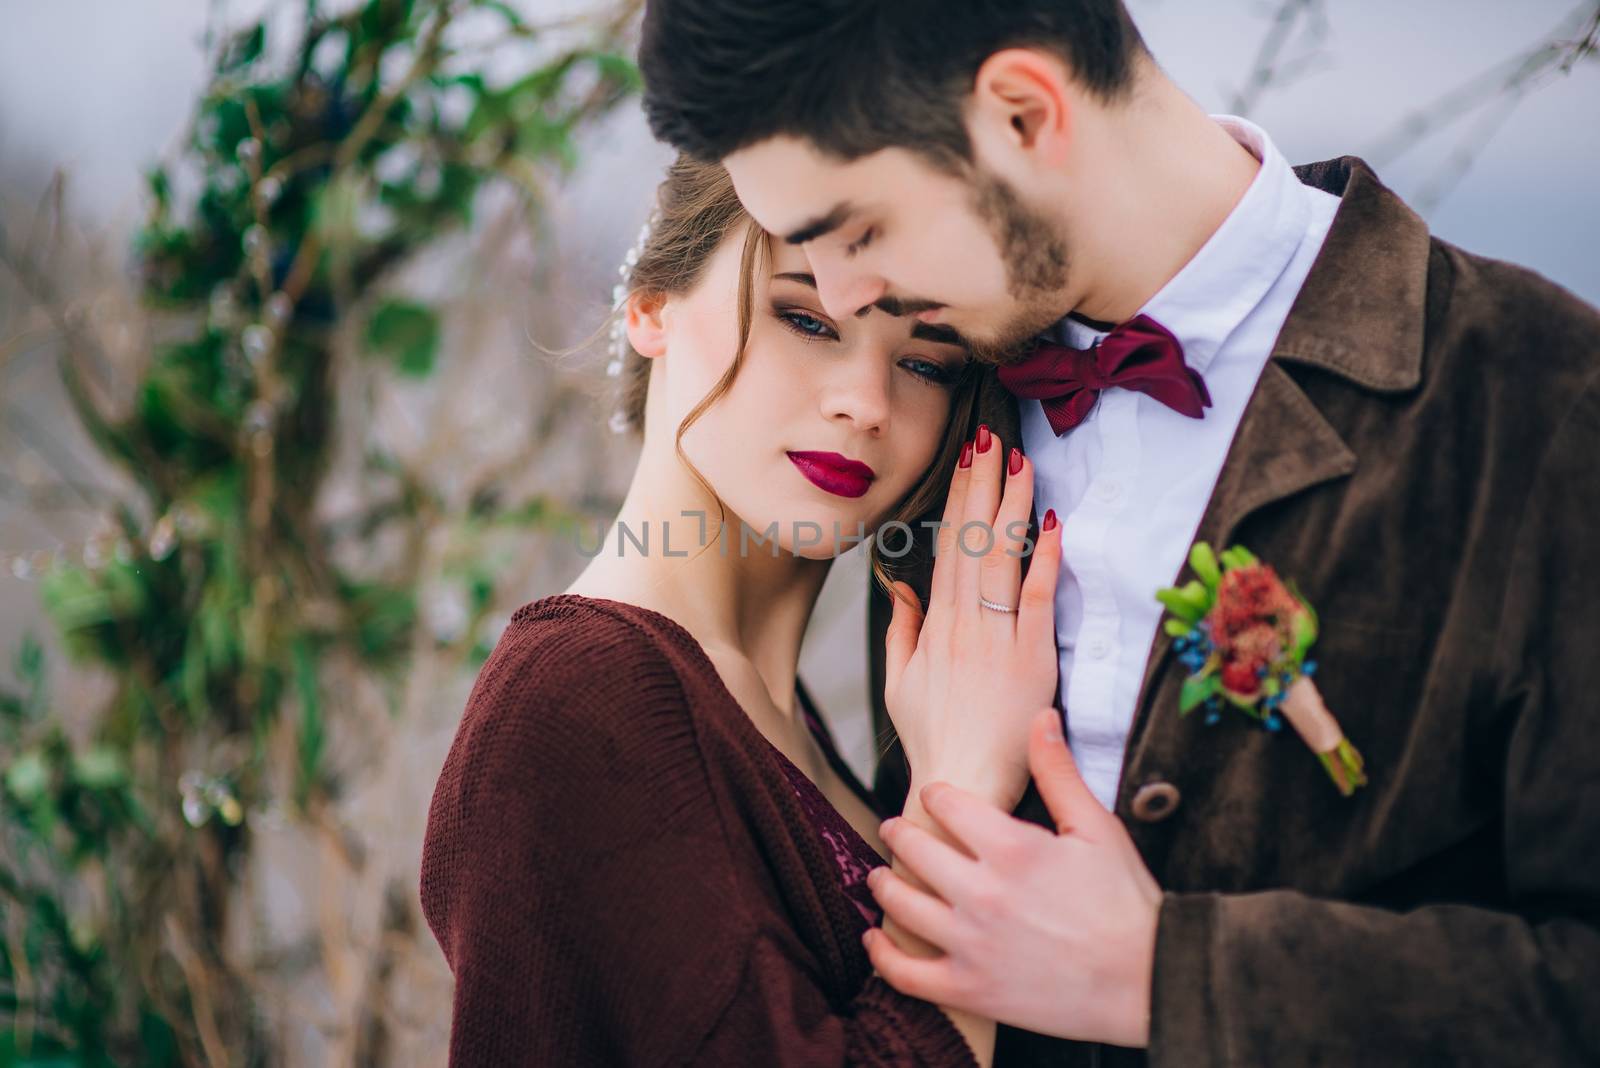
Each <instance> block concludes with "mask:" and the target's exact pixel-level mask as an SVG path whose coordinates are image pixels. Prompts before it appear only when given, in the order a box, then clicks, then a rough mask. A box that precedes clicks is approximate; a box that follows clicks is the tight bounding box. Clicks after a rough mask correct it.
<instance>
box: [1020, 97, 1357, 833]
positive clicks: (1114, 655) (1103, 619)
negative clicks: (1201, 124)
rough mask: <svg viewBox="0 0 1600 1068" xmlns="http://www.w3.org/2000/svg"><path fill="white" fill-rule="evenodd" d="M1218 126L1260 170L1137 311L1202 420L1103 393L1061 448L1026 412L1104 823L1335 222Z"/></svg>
mask: <svg viewBox="0 0 1600 1068" xmlns="http://www.w3.org/2000/svg"><path fill="white" fill-rule="evenodd" d="M1216 121H1217V122H1218V123H1219V124H1220V125H1221V126H1222V127H1223V128H1224V129H1226V130H1227V131H1228V132H1229V133H1230V134H1232V135H1233V137H1234V139H1235V140H1237V141H1238V142H1239V143H1240V144H1242V145H1244V146H1245V147H1246V148H1248V149H1249V150H1250V152H1251V153H1252V154H1254V155H1255V156H1256V157H1257V158H1258V159H1259V160H1260V161H1261V167H1260V170H1259V171H1258V172H1257V174H1256V177H1255V179H1254V180H1253V181H1252V182H1251V184H1250V188H1249V189H1248V190H1247V191H1246V193H1245V195H1244V197H1243V199H1241V200H1240V201H1239V203H1238V204H1237V205H1236V206H1235V207H1234V209H1233V211H1232V213H1230V214H1229V215H1228V217H1227V219H1226V220H1225V221H1224V222H1223V224H1222V226H1221V227H1220V228H1219V229H1218V230H1217V232H1216V233H1215V234H1213V235H1212V237H1211V239H1210V240H1209V241H1207V242H1206V244H1205V246H1204V247H1203V248H1201V249H1200V251H1199V252H1198V253H1196V254H1195V257H1194V258H1193V259H1192V260H1190V261H1189V262H1188V264H1186V265H1185V266H1184V268H1183V269H1182V270H1181V271H1179V272H1178V273H1177V275H1175V276H1174V277H1173V278H1172V280H1171V281H1169V282H1168V283H1167V284H1166V285H1165V286H1164V287H1163V288H1162V289H1161V291H1160V292H1158V293H1157V294H1156V295H1155V296H1154V297H1152V298H1151V299H1150V302H1149V303H1148V304H1146V305H1145V306H1144V307H1143V308H1142V309H1140V311H1141V312H1142V313H1143V314H1145V315H1149V316H1150V317H1151V318H1153V319H1155V320H1156V321H1157V322H1158V323H1160V324H1161V325H1162V326H1164V327H1166V328H1167V329H1168V330H1170V331H1171V332H1172V333H1173V334H1175V335H1176V336H1177V338H1178V340H1179V341H1180V342H1181V343H1182V345H1183V351H1184V359H1185V360H1186V361H1187V362H1188V364H1189V366H1191V367H1193V368H1194V369H1195V370H1197V371H1199V372H1200V373H1201V375H1203V376H1204V377H1205V380H1206V388H1207V390H1208V391H1209V392H1210V394H1211V402H1212V406H1211V407H1210V408H1207V409H1206V412H1205V417H1204V418H1203V419H1190V418H1188V417H1187V416H1184V415H1180V414H1178V413H1177V412H1175V411H1173V410H1172V409H1171V408H1168V407H1166V406H1165V405H1163V404H1162V403H1161V402H1160V401H1157V400H1154V399H1153V398H1150V397H1147V396H1145V395H1143V394H1141V393H1136V392H1132V391H1129V390H1124V389H1109V390H1106V391H1105V392H1104V393H1102V394H1101V395H1100V399H1099V402H1098V403H1097V404H1096V405H1095V408H1094V410H1093V411H1092V412H1090V414H1089V417H1088V418H1087V419H1085V420H1084V421H1083V422H1082V423H1080V424H1079V425H1078V426H1077V427H1075V428H1073V429H1072V430H1070V431H1068V432H1067V433H1066V434H1064V435H1062V436H1061V437H1060V438H1057V437H1056V435H1055V433H1054V432H1053V431H1052V430H1051V429H1050V424H1049V422H1048V420H1047V419H1046V418H1045V415H1044V409H1043V408H1042V407H1041V406H1040V403H1039V402H1038V401H1028V400H1025V401H1022V402H1021V409H1022V440H1023V446H1024V448H1025V449H1026V451H1027V454H1028V458H1029V459H1030V460H1032V461H1033V463H1034V467H1035V487H1036V488H1035V498H1036V501H1037V505H1038V509H1039V514H1041V515H1042V514H1043V513H1044V510H1045V509H1046V508H1054V509H1055V511H1056V515H1057V516H1058V517H1060V519H1061V520H1062V524H1063V530H1062V548H1063V556H1062V563H1063V566H1062V569H1061V579H1060V582H1059V584H1058V585H1057V587H1056V633H1057V638H1058V646H1059V648H1058V652H1059V655H1060V660H1061V678H1060V685H1061V687H1062V691H1061V696H1062V699H1063V707H1064V708H1065V709H1066V719H1067V733H1068V741H1069V744H1070V745H1071V747H1072V754H1073V756H1074V757H1075V758H1077V762H1078V767H1079V768H1080V769H1081V771H1082V773H1083V777H1084V780H1085V781H1086V782H1087V783H1088V785H1089V789H1090V790H1091V791H1093V793H1094V795H1095V797H1097V798H1099V800H1100V803H1101V804H1103V805H1105V806H1106V807H1107V808H1112V807H1114V804H1115V801H1116V796H1117V785H1118V780H1119V779H1120V777H1121V774H1122V754H1123V749H1124V747H1125V745H1126V744H1127V738H1128V730H1129V728H1130V727H1131V726H1132V723H1133V715H1134V711H1135V708H1136V706H1137V703H1138V699H1139V690H1140V686H1141V685H1142V683H1143V681H1144V671H1145V661H1146V658H1147V656H1148V654H1149V651H1150V644H1151V642H1152V641H1153V640H1154V638H1155V634H1156V628H1157V627H1158V626H1159V625H1160V622H1161V615H1162V611H1163V609H1162V607H1161V605H1160V604H1159V603H1158V602H1157V601H1156V599H1155V592H1156V590H1158V589H1160V588H1161V587H1163V586H1170V585H1172V583H1173V582H1174V580H1175V579H1176V578H1177V576H1178V573H1179V571H1180V570H1181V569H1182V567H1183V564H1184V561H1185V560H1186V559H1187V558H1188V554H1189V546H1190V545H1191V544H1192V543H1193V539H1194V536H1195V531H1196V529H1197V528H1198V527H1199V525H1200V519H1201V517H1202V516H1203V514H1204V513H1205V509H1206V505H1207V504H1208V503H1209V502H1210V500H1211V492H1212V489H1213V488H1214V487H1215V485H1216V482H1217V476H1218V475H1219V474H1220V473H1221V471H1222V464H1223V461H1224V459H1225V458H1226V457H1227V453H1228V446H1229V444H1230V443H1231V442H1232V441H1233V435H1234V432H1235V431H1236V430H1237V429H1238V427H1239V421H1240V419H1241V417H1242V416H1243V414H1244V409H1245V404H1246V402H1247V401H1249V399H1250V395H1251V393H1252V392H1254V390H1255V386H1256V381H1257V379H1258V378H1259V377H1260V375H1261V372H1262V370H1263V369H1264V368H1265V367H1266V364H1267V360H1268V358H1269V357H1270V356H1271V353H1272V347H1273V344H1274V342H1275V341H1276V340H1277V337H1278V332H1279V331H1280V330H1281V329H1282V328H1283V324H1284V321H1285V320H1286V319H1287V318H1288V315H1289V308H1290V305H1292V304H1293V303H1294V299H1295V297H1296V295H1298V294H1299V292H1300V287H1301V285H1302V284H1304V282H1305V279H1306V275H1307V274H1309V273H1310V271H1311V264H1312V262H1313V261H1314V260H1315V259H1316V256H1317V253H1318V251H1319V250H1320V249H1321V247H1322V242H1323V240H1324V238H1326V237H1327V234H1328V229H1329V227H1331V226H1332V224H1333V217H1334V214H1335V212H1336V211H1337V210H1338V207H1339V199H1338V198H1337V197H1335V196H1332V195H1330V194H1328V193H1325V192H1322V191H1321V190H1317V189H1313V188H1311V187H1309V186H1306V185H1303V184H1301V182H1300V181H1299V180H1298V179H1297V178H1296V177H1295V174H1294V171H1293V170H1291V169H1290V167H1289V165H1288V163H1287V162H1285V160H1284V159H1283V157H1282V156H1281V155H1280V154H1279V153H1278V150H1277V149H1276V148H1275V147H1274V146H1273V144H1272V141H1271V140H1270V139H1269V138H1268V137H1267V135H1266V134H1265V133H1264V132H1263V131H1262V130H1261V129H1260V128H1258V127H1256V126H1255V125H1253V124H1251V123H1249V122H1246V121H1244V120H1242V119H1237V118H1233V117H1231V116H1217V117H1216ZM1047 336H1048V337H1050V339H1051V340H1054V341H1057V342H1060V343H1063V344H1067V345H1071V346H1073V347H1075V348H1088V347H1089V346H1090V344H1091V343H1092V342H1093V341H1094V340H1095V338H1097V337H1102V336H1104V335H1103V334H1102V333H1100V332H1097V331H1095V330H1094V329H1092V328H1090V327H1088V326H1086V325H1084V324H1082V323H1079V322H1077V321H1076V320H1072V319H1063V320H1062V321H1061V322H1060V323H1058V324H1057V325H1056V326H1055V327H1054V328H1053V329H1052V330H1051V331H1050V333H1049V334H1048V335H1047ZM1219 548H1221V547H1220V546H1219ZM1172 711H1173V712H1174V713H1176V709H1174V710H1172Z"/></svg>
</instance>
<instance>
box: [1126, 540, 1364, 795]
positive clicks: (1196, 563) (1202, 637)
mask: <svg viewBox="0 0 1600 1068" xmlns="http://www.w3.org/2000/svg"><path fill="white" fill-rule="evenodd" d="M1189 566H1190V567H1191V568H1193V569H1194V573H1195V575H1196V576H1197V577H1196V579H1195V580H1194V581H1192V582H1190V583H1188V584H1187V585H1185V586H1180V587H1176V588H1174V589H1166V590H1160V591H1158V592H1157V593H1156V599H1157V600H1158V601H1160V602H1161V603H1162V604H1163V605H1164V606H1165V607H1166V609H1167V611H1168V612H1170V613H1171V617H1170V618H1169V619H1167V621H1166V623H1165V624H1164V626H1165V627H1166V631H1167V633H1168V634H1170V635H1171V636H1172V637H1173V638H1174V639H1176V640H1175V642H1174V645H1173V648H1174V650H1175V651H1176V652H1177V654H1178V659H1179V661H1180V662H1181V663H1182V664H1183V666H1184V667H1186V668H1188V669H1189V675H1188V677H1187V678H1186V679H1184V682H1183V695H1182V697H1181V698H1180V699H1179V703H1178V711H1179V713H1180V714H1182V715H1188V714H1189V713H1190V712H1192V711H1194V710H1195V709H1196V708H1201V707H1203V708H1205V710H1206V722H1207V723H1208V724H1210V723H1215V722H1216V721H1217V720H1218V719H1219V718H1221V715H1222V706H1223V705H1224V704H1228V705H1231V706H1233V707H1234V708H1236V709H1238V710H1239V711H1241V712H1243V713H1245V714H1246V715H1248V716H1250V717H1251V718H1252V719H1254V720H1256V721H1257V722H1258V723H1260V724H1261V725H1262V726H1263V727H1265V728H1266V729H1267V730H1270V731H1276V730H1280V729H1282V727H1283V721H1284V720H1285V719H1286V720H1288V721H1289V723H1290V725H1291V726H1293V727H1294V729H1295V732H1296V733H1297V734H1299V735H1300V737H1301V738H1302V739H1303V740H1304V741H1305V743H1306V745H1308V746H1310V747H1311V751H1312V752H1314V753H1316V754H1317V758H1318V759H1319V760H1321V761H1322V766H1323V767H1324V768H1325V769H1327V772H1328V777H1329V778H1331V779H1332V780H1333V784H1334V785H1335V786H1337V787H1338V788H1339V792H1340V793H1341V794H1344V795H1345V796H1346V797H1348V796H1350V794H1352V793H1354V792H1355V789H1356V787H1358V786H1364V785H1366V782H1367V777H1366V775H1365V774H1364V773H1363V771H1362V762H1361V754H1360V753H1358V752H1357V751H1356V748H1355V746H1353V745H1351V744H1350V741H1349V739H1347V738H1346V737H1345V736H1344V731H1342V730H1340V729H1339V721H1338V720H1336V719H1334V718H1333V713H1331V712H1329V711H1328V706H1327V705H1325V704H1324V703H1323V701H1322V694H1321V693H1319V692H1318V691H1317V684H1316V683H1314V682H1312V681H1311V676H1312V675H1314V674H1315V673H1316V670H1317V665H1316V663H1315V662H1314V661H1312V660H1309V659H1307V654H1308V653H1310V651H1311V646H1312V645H1313V644H1314V643H1315V642H1316V640H1317V613H1316V612H1315V611H1314V610H1313V609H1312V607H1311V605H1310V604H1309V603H1308V602H1307V601H1306V599H1305V598H1304V597H1302V596H1300V592H1299V591H1298V590H1296V589H1295V588H1294V587H1293V585H1292V584H1289V585H1285V584H1284V582H1283V581H1281V580H1280V579H1279V578H1278V574H1277V572H1275V571H1274V570H1273V569H1272V568H1271V566H1269V565H1267V564H1263V563H1262V562H1261V561H1260V560H1258V559H1256V557H1255V556H1254V555H1253V554H1252V553H1251V552H1250V550H1248V549H1246V548H1244V547H1243V546H1241V545H1236V546H1234V547H1233V548H1231V549H1229V550H1227V551H1226V552H1224V553H1223V554H1222V556H1221V558H1220V560H1219V559H1218V557H1217V554H1216V553H1214V552H1213V551H1212V549H1211V546H1209V545H1207V544H1206V543H1205V542H1203V541H1202V542H1197V543H1195V546H1194V548H1193V549H1191V550H1190V552H1189Z"/></svg>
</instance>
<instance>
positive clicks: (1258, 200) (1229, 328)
mask: <svg viewBox="0 0 1600 1068" xmlns="http://www.w3.org/2000/svg"><path fill="white" fill-rule="evenodd" d="M1212 118H1213V119H1214V120H1215V121H1216V123H1217V124H1218V125H1219V126H1221V127H1222V128H1223V129H1224V130H1226V131H1228V133H1229V134H1231V135H1232V136H1233V139H1234V140H1235V141H1237V142H1239V144H1241V145H1243V146H1244V147H1245V148H1246V149H1248V150H1249V151H1250V153H1251V155H1253V156H1255V157H1256V158H1257V159H1258V160H1260V161H1261V166H1260V168H1259V169H1258V170H1257V172H1256V176H1255V178H1254V179H1253V180H1252V181H1251V183H1250V186H1249V188H1248V189H1246V190H1245V194H1244V196H1243V197H1242V198H1240V200H1239V203H1238V204H1236V205H1234V208H1233V210H1232V211H1231V212H1229V213H1228V217H1227V218H1226V219H1224V220H1223V223H1222V225H1221V226H1220V227H1218V228H1217V231H1216V233H1214V234H1212V235H1211V238H1210V239H1209V240H1208V241H1207V242H1206V243H1205V244H1204V245H1203V246H1201V249H1200V251H1199V252H1197V253H1195V255H1194V257H1193V258H1192V259H1191V260H1190V261H1189V262H1188V263H1186V264H1185V265H1184V266H1183V268H1182V270H1180V271H1179V272H1178V273H1177V274H1175V275H1173V277H1172V278H1171V279H1170V280H1169V281H1168V282H1167V284H1166V285H1164V286H1162V287H1161V289H1160V290H1159V291H1158V292H1157V293H1156V295H1155V296H1153V297H1151V298H1150V300H1149V301H1148V302H1147V303H1146V304H1145V306H1144V307H1143V308H1141V309H1140V313H1141V314H1144V315H1148V316H1150V317H1151V318H1152V319H1154V320H1155V321H1156V322H1158V323H1160V324H1161V325H1162V326H1164V327H1166V328H1167V329H1168V330H1170V331H1172V333H1173V334H1174V335H1175V336H1176V337H1177V338H1178V340H1179V341H1180V342H1181V343H1182V344H1183V355H1184V361H1185V362H1186V363H1188V364H1189V366H1190V367H1193V368H1194V369H1195V370H1197V371H1200V372H1202V373H1203V372H1204V371H1205V370H1206V368H1207V367H1208V366H1209V365H1210V363H1211V361H1212V359H1213V358H1214V357H1215V356H1216V354H1217V351H1218V350H1219V349H1221V348H1222V346H1223V344H1224V343H1226V342H1227V340H1228V338H1229V336H1231V335H1232V334H1233V332H1234V330H1236V329H1237V328H1238V327H1239V324H1240V323H1242V322H1244V320H1245V318H1246V317H1247V316H1248V315H1249V314H1250V313H1251V312H1252V311H1254V310H1255V308H1256V306H1257V305H1258V304H1260V303H1261V301H1262V300H1263V299H1264V298H1265V297H1266V295H1267V293H1268V291H1270V290H1271V289H1272V286H1273V283H1275V282H1276V281H1277V280H1278V278H1279V276H1281V275H1282V274H1283V272H1284V270H1285V269H1286V268H1287V267H1288V266H1289V262H1290V261H1291V260H1292V259H1293V258H1294V254H1295V251H1296V250H1297V249H1298V248H1299V247H1300V242H1301V240H1302V239H1303V238H1304V237H1305V232H1306V228H1307V226H1309V225H1310V221H1311V204H1310V202H1309V200H1308V199H1307V192H1306V189H1305V187H1304V186H1302V185H1301V183H1300V180H1299V179H1298V178H1296V177H1295V173H1294V171H1293V170H1292V169H1291V168H1290V167H1289V164H1288V162H1287V161H1286V160H1285V159H1284V158H1283V156H1282V155H1281V154H1280V153H1279V152H1278V149H1277V147H1276V146H1275V145H1274V144H1273V143H1272V139H1271V138H1269V137H1268V136H1267V134H1266V132H1265V131H1264V130H1262V129H1261V128H1260V127H1259V126H1257V125H1255V124H1254V123H1252V122H1249V121H1247V120H1245V119H1241V118H1236V117H1234V116H1231V115H1215V116H1212ZM1054 333H1056V335H1057V338H1058V339H1059V340H1060V341H1062V342H1063V343H1065V344H1068V345H1072V346H1074V347H1076V348H1087V347H1088V346H1089V345H1090V344H1092V343H1093V342H1094V340H1095V339H1096V338H1100V337H1104V336H1105V332H1104V331H1101V330H1096V329H1094V328H1093V327H1090V326H1088V325H1086V324H1084V323H1081V322H1078V321H1077V320H1074V319H1063V320H1062V321H1061V322H1060V323H1059V324H1057V328H1056V330H1055V331H1054Z"/></svg>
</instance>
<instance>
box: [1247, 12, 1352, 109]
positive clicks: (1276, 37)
mask: <svg viewBox="0 0 1600 1068" xmlns="http://www.w3.org/2000/svg"><path fill="white" fill-rule="evenodd" d="M1302 27H1304V33H1305V35H1306V36H1307V37H1308V38H1309V39H1310V49H1309V51H1308V53H1307V54H1305V55H1302V56H1300V57H1298V58H1296V59H1294V60H1288V59H1286V58H1285V56H1284V52H1285V50H1286V49H1287V48H1288V45H1289V43H1290V42H1291V41H1292V40H1294V38H1295V35H1296V32H1297V31H1299V30H1301V29H1302ZM1327 34H1328V19H1327V12H1326V10H1325V9H1324V7H1323V0H1280V3H1279V5H1278V9H1277V11H1276V13H1275V14H1274V15H1273V16H1272V23H1271V25H1269V26H1268V27H1267V32H1266V36H1264V37H1263V38H1262V40H1261V47H1260V48H1259V49H1258V50H1257V51H1256V57H1255V60H1254V61H1253V62H1252V63H1251V64H1250V72H1249V73H1248V74H1247V75H1246V76H1245V79H1244V82H1243V84H1241V85H1240V87H1239V89H1238V90H1237V92H1235V93H1234V97H1233V102H1232V104H1230V105H1229V111H1230V112H1231V113H1232V114H1234V115H1237V116H1239V117H1240V118H1248V117H1249V116H1250V113H1251V112H1252V111H1254V110H1255V108H1256V105H1257V104H1259V103H1260V102H1261V97H1262V96H1263V95H1264V94H1265V93H1267V92H1269V91H1271V90H1274V89H1283V88H1287V87H1288V86H1289V85H1292V84H1293V83H1294V82H1296V81H1298V80H1299V79H1301V78H1303V77H1305V76H1306V75H1307V74H1309V73H1311V72H1312V71H1313V70H1315V60H1316V59H1317V58H1318V57H1319V56H1321V55H1322V51H1321V49H1322V45H1323V44H1324V42H1325V41H1326V39H1327Z"/></svg>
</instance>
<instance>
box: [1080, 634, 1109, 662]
mask: <svg viewBox="0 0 1600 1068" xmlns="http://www.w3.org/2000/svg"><path fill="white" fill-rule="evenodd" d="M1083 651H1084V652H1086V653H1088V654H1089V659H1091V660H1104V659H1105V658H1106V654H1107V653H1109V652H1111V646H1110V645H1109V644H1108V643H1107V642H1106V640H1105V639H1104V638H1096V639H1094V640H1093V641H1091V642H1090V643H1089V644H1088V645H1087V646H1085V647H1084V650H1083Z"/></svg>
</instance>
